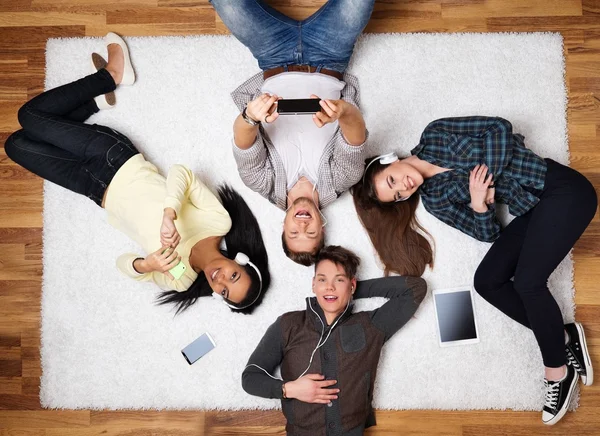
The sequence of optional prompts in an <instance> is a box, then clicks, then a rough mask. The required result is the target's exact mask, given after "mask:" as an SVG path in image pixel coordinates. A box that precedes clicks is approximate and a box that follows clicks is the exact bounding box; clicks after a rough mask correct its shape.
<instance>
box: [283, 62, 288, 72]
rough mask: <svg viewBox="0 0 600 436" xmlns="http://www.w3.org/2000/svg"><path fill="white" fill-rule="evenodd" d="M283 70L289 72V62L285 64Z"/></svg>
mask: <svg viewBox="0 0 600 436" xmlns="http://www.w3.org/2000/svg"><path fill="white" fill-rule="evenodd" d="M283 71H285V72H286V73H287V71H288V65H287V64H284V65H283Z"/></svg>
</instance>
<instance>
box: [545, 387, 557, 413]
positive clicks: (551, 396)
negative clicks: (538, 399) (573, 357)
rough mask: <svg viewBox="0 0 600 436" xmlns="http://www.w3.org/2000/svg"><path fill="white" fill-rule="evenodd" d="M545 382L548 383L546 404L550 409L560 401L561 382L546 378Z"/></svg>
mask: <svg viewBox="0 0 600 436" xmlns="http://www.w3.org/2000/svg"><path fill="white" fill-rule="evenodd" d="M544 384H545V385H546V402H545V404H544V406H546V407H549V408H550V409H555V408H556V404H557V403H558V392H559V387H560V383H559V382H551V381H548V380H544Z"/></svg>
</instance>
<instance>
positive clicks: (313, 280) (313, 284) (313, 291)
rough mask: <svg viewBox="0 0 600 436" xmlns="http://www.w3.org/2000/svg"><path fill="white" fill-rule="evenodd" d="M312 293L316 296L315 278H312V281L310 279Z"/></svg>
mask: <svg viewBox="0 0 600 436" xmlns="http://www.w3.org/2000/svg"><path fill="white" fill-rule="evenodd" d="M312 293H313V294H315V295H316V294H317V293H316V292H315V277H313V279H312Z"/></svg>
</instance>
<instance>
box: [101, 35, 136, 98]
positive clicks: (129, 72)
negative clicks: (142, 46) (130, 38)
mask: <svg viewBox="0 0 600 436" xmlns="http://www.w3.org/2000/svg"><path fill="white" fill-rule="evenodd" d="M104 41H105V42H106V45H109V44H119V45H120V46H121V48H122V49H123V56H124V57H125V66H124V68H123V79H122V80H121V83H119V85H124V86H127V85H133V84H134V83H135V72H134V71H133V66H132V65H131V59H130V58H129V50H128V49H127V44H125V41H123V38H121V37H120V36H119V35H117V34H116V33H114V32H108V33H107V34H106V36H105V37H104Z"/></svg>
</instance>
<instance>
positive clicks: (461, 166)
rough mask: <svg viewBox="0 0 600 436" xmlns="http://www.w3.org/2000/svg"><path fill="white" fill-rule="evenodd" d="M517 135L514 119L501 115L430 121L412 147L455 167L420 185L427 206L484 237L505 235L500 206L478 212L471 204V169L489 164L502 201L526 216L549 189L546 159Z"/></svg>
mask: <svg viewBox="0 0 600 436" xmlns="http://www.w3.org/2000/svg"><path fill="white" fill-rule="evenodd" d="M523 140H524V137H523V136H522V135H519V134H513V132H512V125H511V124H510V122H508V121H506V120H505V119H503V118H499V117H480V116H477V117H462V118H443V119H440V120H436V121H433V122H432V123H430V124H429V125H428V126H427V127H426V128H425V131H424V132H423V135H421V140H420V142H419V145H417V146H416V147H415V148H414V149H412V150H411V154H413V155H416V156H418V157H419V159H423V160H425V161H427V162H429V163H432V164H434V165H437V166H440V167H443V168H449V169H451V170H453V171H445V172H443V173H440V174H436V175H435V176H433V177H431V178H429V179H426V180H425V182H424V183H423V184H422V185H421V187H420V188H419V193H420V194H421V199H422V201H423V205H424V206H425V209H426V210H427V211H428V212H429V213H431V214H432V215H433V216H435V217H437V218H438V219H440V220H441V221H443V222H444V223H446V224H449V225H451V226H452V227H455V228H457V229H458V230H460V231H462V232H464V233H466V234H467V235H469V236H472V237H474V238H476V239H478V240H480V241H484V242H492V241H494V240H496V239H497V238H498V236H500V230H501V227H500V223H499V222H498V219H497V217H496V211H495V208H494V205H489V206H488V211H487V212H484V213H477V212H475V211H474V210H473V209H471V207H470V203H471V195H470V193H469V172H470V171H471V170H472V169H473V168H474V167H475V166H476V165H478V164H482V163H484V164H486V165H487V166H488V167H489V170H488V173H492V174H493V180H494V185H495V186H496V196H495V200H496V202H503V203H506V204H507V205H508V207H509V211H510V213H511V214H513V215H515V216H520V215H523V214H525V213H526V212H528V211H529V210H530V209H531V208H533V207H534V206H535V205H536V204H537V203H538V202H539V198H538V197H537V196H536V195H539V194H540V191H541V190H542V189H543V188H544V180H545V177H546V162H545V161H544V159H542V158H541V157H539V156H538V155H536V154H535V153H534V152H532V151H531V150H529V149H528V148H526V147H525V145H524V143H523Z"/></svg>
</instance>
